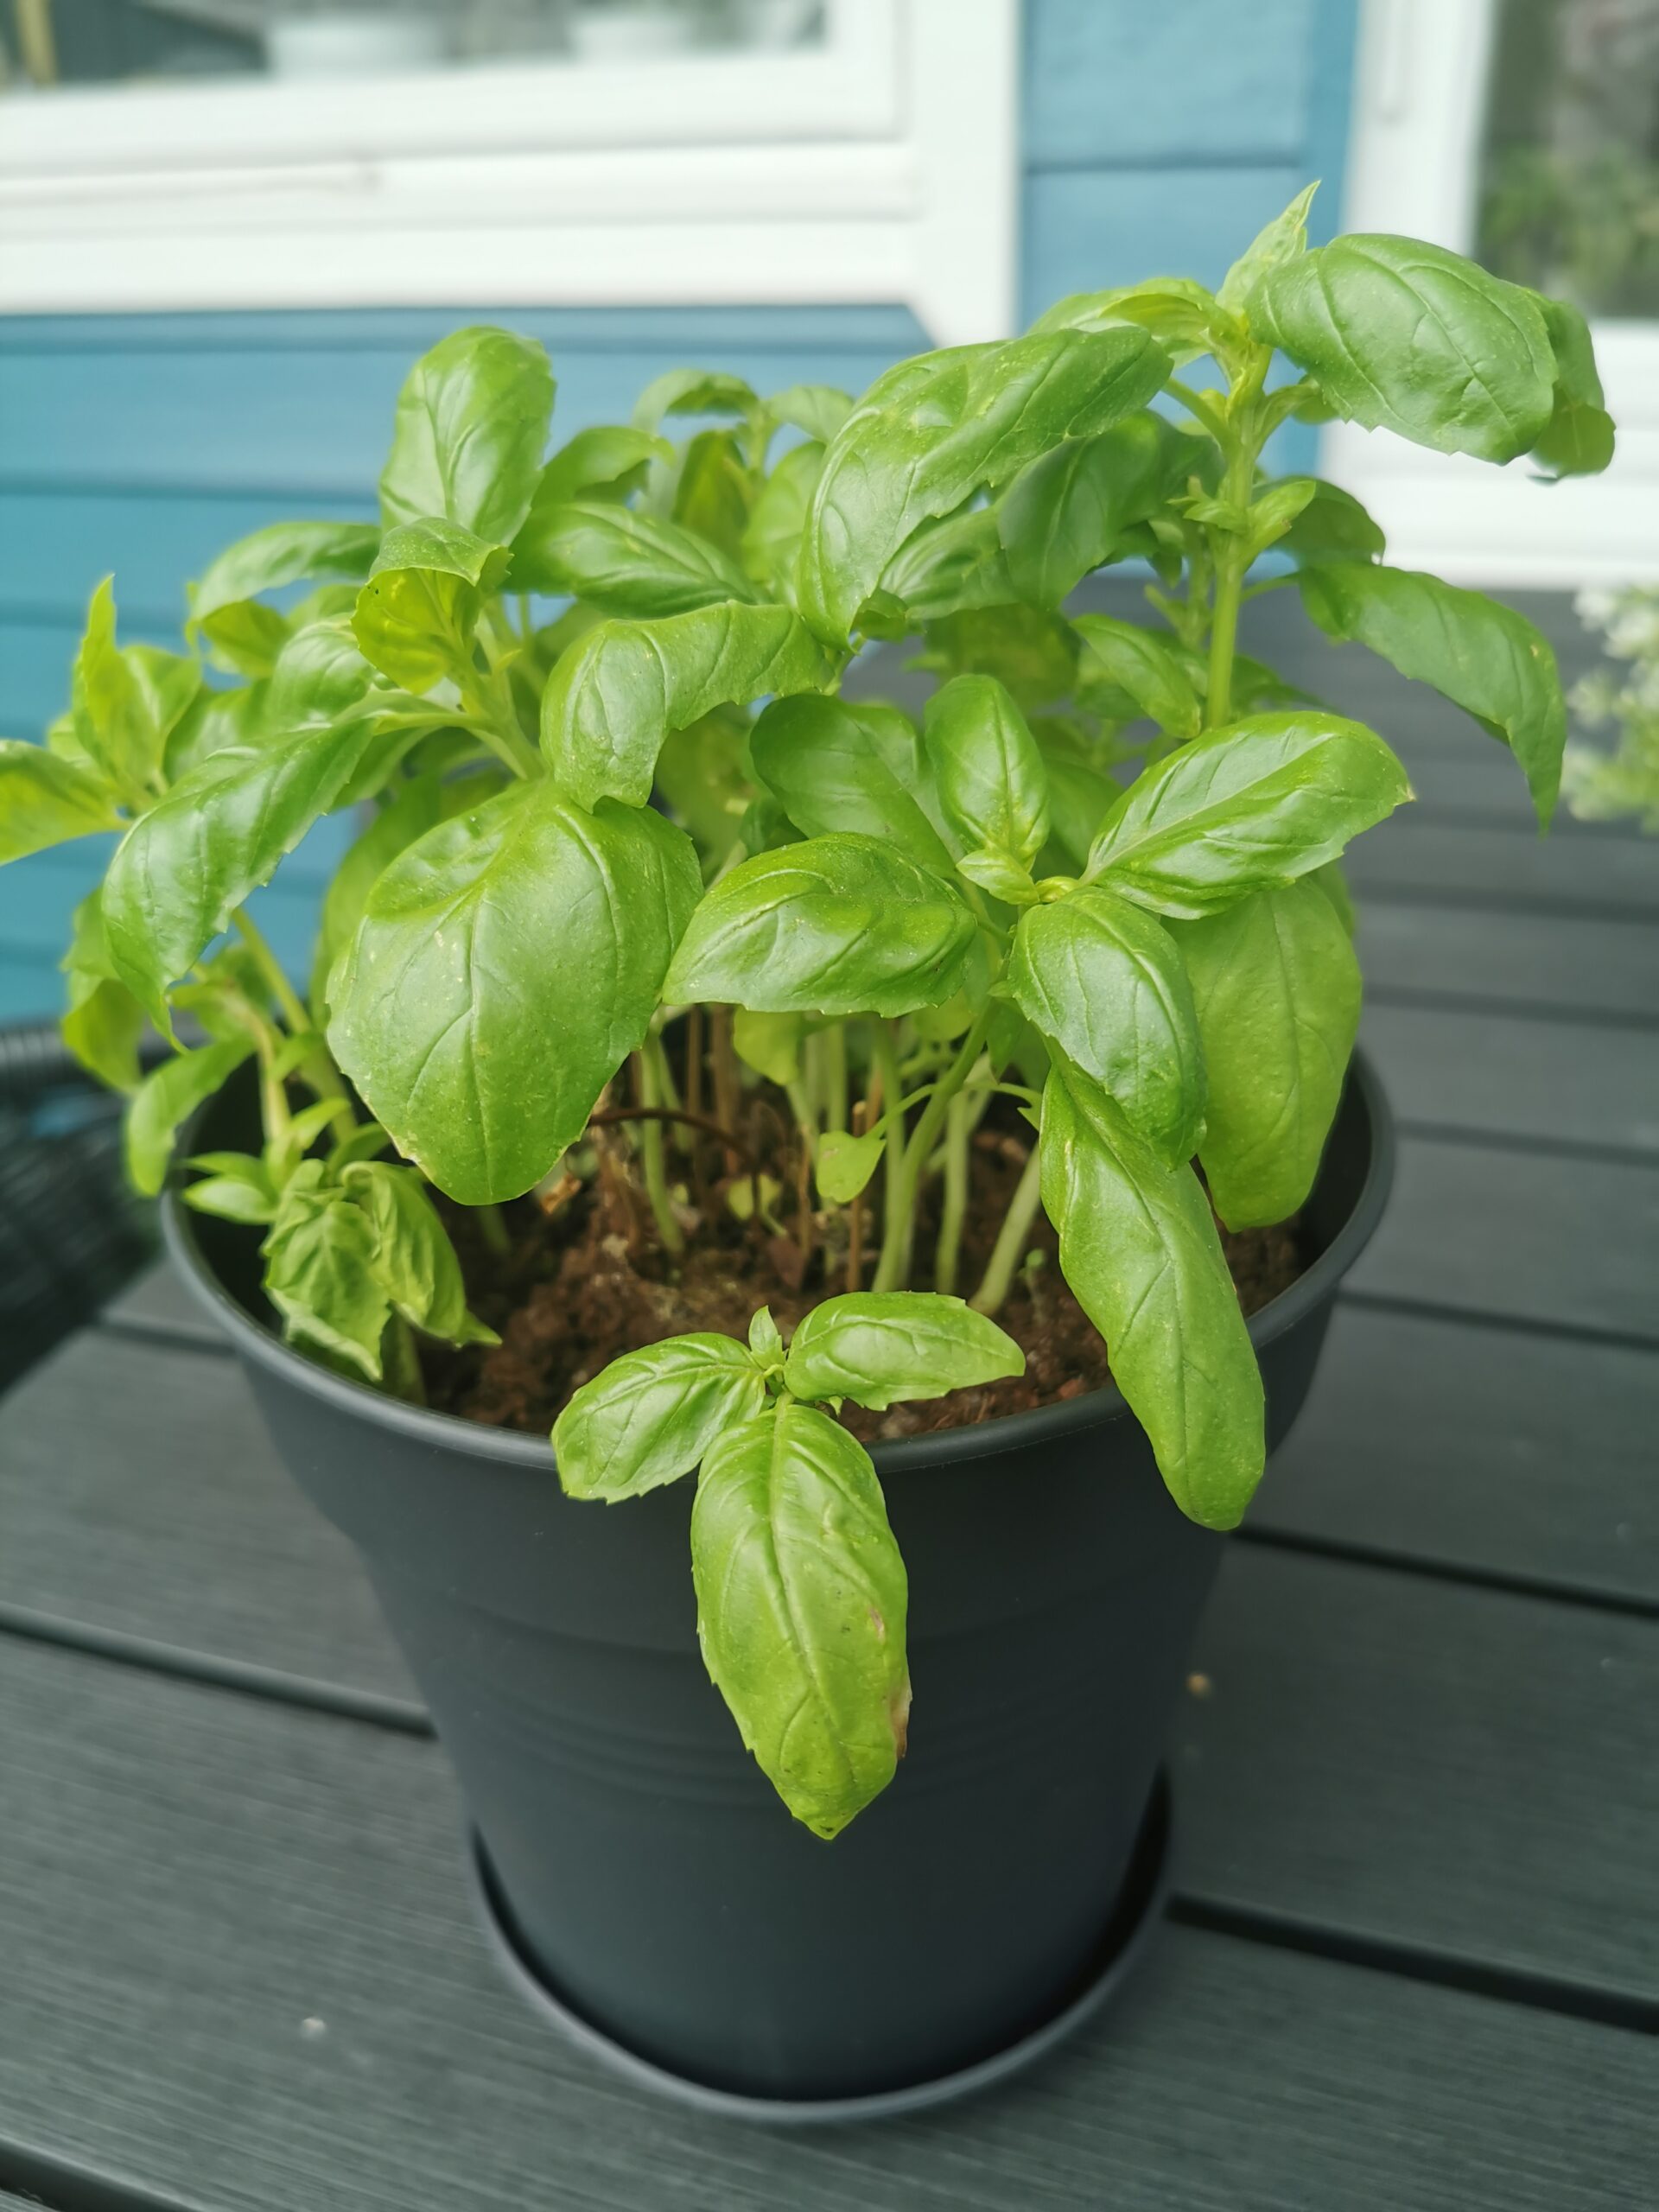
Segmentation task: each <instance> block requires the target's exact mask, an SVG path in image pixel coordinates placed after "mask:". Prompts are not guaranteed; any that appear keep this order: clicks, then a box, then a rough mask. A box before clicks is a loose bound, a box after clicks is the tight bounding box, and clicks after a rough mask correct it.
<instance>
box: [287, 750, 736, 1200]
mask: <svg viewBox="0 0 1659 2212" xmlns="http://www.w3.org/2000/svg"><path fill="white" fill-rule="evenodd" d="M701 887H702V886H701V878H700V876H699V874H698V870H697V863H696V854H695V852H694V851H693V849H692V846H691V842H690V838H688V837H687V836H686V835H685V833H684V831H683V830H681V829H676V828H675V827H674V825H673V824H672V823H670V822H667V821H665V820H664V818H663V817H662V816H661V815H659V814H656V813H653V812H652V810H650V809H649V808H645V809H642V810H637V811H636V810H631V809H628V808H625V807H618V806H613V805H610V804H601V805H600V806H599V807H598V808H596V809H595V810H594V812H593V813H592V814H587V813H584V812H583V811H582V810H581V809H580V808H579V807H576V806H574V805H572V804H571V803H570V802H569V800H568V799H567V798H564V797H563V795H562V794H561V793H560V792H559V791H557V790H556V788H555V787H554V786H553V785H551V784H550V783H548V782H547V781H545V780H544V779H537V780H536V781H534V782H529V783H519V784H515V785H512V787H511V788H510V789H508V790H507V791H503V792H501V793H500V795H499V797H498V798H493V799H491V800H489V801H488V802H487V803H486V804H484V805H483V806H480V807H479V808H477V809H475V810H473V811H472V812H470V813H467V814H464V815H461V816H460V817H457V818H456V819H455V820H454V821H453V822H446V823H440V824H439V826H438V827H437V828H436V829H430V830H429V831H428V832H427V834H426V835H425V836H423V837H422V838H420V839H418V840H417V841H416V843H414V844H412V845H410V847H408V849H406V850H405V851H404V852H403V853H400V854H399V855H398V856H397V858H396V859H395V860H394V861H392V862H391V865H390V866H389V867H388V868H386V869H385V872H384V873H383V874H381V875H380V876H379V877H378V880H376V882H375V885H374V887H373V889H372V891H371V892H370V893H369V896H368V900H367V903H366V905H365V908H364V912H363V919H362V921H361V923H360V925H359V929H358V932H357V936H356V938H354V939H353V943H352V944H351V945H349V946H348V947H347V949H346V953H345V954H344V955H343V957H341V959H340V963H339V965H338V967H337V968H336V969H335V971H334V975H333V976H331V978H330V982H329V995H330V998H331V1000H332V1001H333V1007H334V1012H333V1019H332V1020H331V1021H330V1023H329V1028H328V1038H329V1042H330V1044H331V1045H332V1046H333V1047H334V1053H335V1056H336V1058H338V1059H339V1061H340V1065H341V1066H342V1067H343V1068H344V1069H345V1070H346V1073H347V1074H348V1075H349V1076H350V1077H351V1078H352V1080H353V1083H354V1084H356V1086H357V1090H358V1093H359V1096H360V1097H361V1098H363V1100H364V1101H365V1103H366V1104H367V1106H368V1108H369V1110H370V1111H371V1113H372V1115H373V1116H374V1117H375V1119H376V1121H378V1122H379V1123H380V1124H381V1126H382V1127H383V1128H385V1129H387V1130H389V1131H390V1133H391V1137H392V1140H393V1141H394V1142H395V1143H396V1145H397V1149H398V1150H399V1151H400V1152H401V1153H403V1154H404V1155H405V1156H406V1157H407V1158H409V1159H410V1160H414V1161H415V1162H416V1165H417V1166H419V1167H421V1168H422V1170H423V1172H424V1173H425V1175H426V1177H427V1179H428V1180H429V1182H432V1183H435V1184H436V1185H437V1186H438V1188H439V1189H440V1190H441V1191H443V1192H448V1195H449V1196H450V1197H451V1198H459V1199H460V1200H461V1203H462V1204H463V1205H491V1204H493V1203H495V1202H497V1201H499V1200H501V1199H504V1198H517V1197H518V1196H519V1194H520V1193H521V1192H524V1191H527V1190H529V1188H530V1187H531V1185H532V1184H533V1183H535V1182H537V1181H538V1180H539V1179H540V1178H541V1177H542V1176H543V1174H545V1173H546V1172H547V1170H548V1168H549V1167H550V1166H551V1165H552V1163H553V1161H554V1160H556V1159H557V1158H558V1156H559V1154H561V1153H562V1152H563V1151H564V1149H565V1148H566V1147H567V1146H569V1145H570V1144H572V1143H574V1142H575V1139H576V1138H577V1137H578V1136H580V1135H581V1134H582V1129H583V1128H584V1126H585V1125H586V1122H587V1119H588V1114H589V1112H590V1111H591V1110H592V1108H593V1104H594V1100H595V1099H596V1098H597V1097H598V1096H599V1094H600V1092H601V1090H603V1088H604V1087H605V1085H606V1084H607V1082H608V1081H609V1080H610V1078H611V1077H612V1076H613V1074H614V1073H615V1071H616V1070H617V1069H618V1067H620V1065H621V1063H622V1061H623V1060H624V1059H625V1058H626V1057H627V1055H628V1053H630V1052H632V1051H634V1050H635V1049H636V1048H637V1047H638V1046H639V1044H640V1043H641V1042H642V1041H643V1039H644V1038H645V1032H646V1030H647V1028H648V1027H649V1026H650V1022H651V1016H652V1011H653V1010H654V1008H655V1007H656V1005H657V1003H658V990H659V988H660V986H661V984H662V980H663V976H664V970H665V969H667V966H668V963H669V956H670V954H671V952H672V950H673V948H674V945H675V944H676V942H677V939H678V938H679V935H680V932H681V931H682V930H683V928H684V926H685V923H686V920H687V918H688V917H689V915H690V912H691V908H692V906H693V905H694V904H695V903H696V898H697V895H698V893H699V891H700V889H701Z"/></svg>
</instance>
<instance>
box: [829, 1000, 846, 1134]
mask: <svg viewBox="0 0 1659 2212" xmlns="http://www.w3.org/2000/svg"><path fill="white" fill-rule="evenodd" d="M823 1126H824V1128H826V1129H844V1128H846V1126H847V1032H846V1030H845V1028H844V1027H842V1024H841V1023H840V1022H839V1021H832V1022H831V1023H830V1025H829V1028H828V1029H826V1030H825V1031H824V1033H823Z"/></svg>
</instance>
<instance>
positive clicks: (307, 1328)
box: [260, 1160, 391, 1383]
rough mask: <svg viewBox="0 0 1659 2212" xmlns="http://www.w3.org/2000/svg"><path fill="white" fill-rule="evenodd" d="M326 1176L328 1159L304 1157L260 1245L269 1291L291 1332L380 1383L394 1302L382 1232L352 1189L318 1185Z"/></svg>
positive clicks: (291, 1335)
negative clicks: (382, 1275)
mask: <svg viewBox="0 0 1659 2212" xmlns="http://www.w3.org/2000/svg"><path fill="white" fill-rule="evenodd" d="M320 1175H321V1161H319V1160H306V1161H303V1162H302V1164H301V1166H300V1167H299V1168H298V1169H297V1170H296V1173H295V1174H294V1176H293V1178H292V1179H291V1180H290V1181H289V1184H288V1185H287V1187H286V1188H285V1189H284V1191H283V1197H282V1204H281V1205H280V1207H279V1209H278V1211H277V1218H276V1220H275V1221H274V1222H273V1223H272V1224H271V1227H270V1232H269V1233H268V1235H267V1236H266V1237H265V1241H264V1244H263V1245H261V1247H260V1249H261V1251H262V1252H263V1253H264V1262H265V1272H264V1287H265V1295H266V1296H267V1297H268V1298H269V1299H270V1302H271V1304H272V1305H273V1306H275V1307H276V1308H277V1312H278V1313H280V1314H281V1315H282V1317H283V1335H284V1336H285V1337H288V1338H290V1339H292V1340H295V1341H297V1342H300V1343H303V1344H314V1345H316V1346H319V1347H320V1348H321V1350H322V1351H325V1352H327V1353H329V1354H331V1355H332V1357H334V1358H335V1359H337V1360H339V1361H340V1362H341V1363H342V1364H344V1365H346V1366H347V1367H350V1368H353V1369H355V1370H357V1372H358V1373H359V1374H360V1375H363V1376H366V1377H367V1378H368V1380H369V1381H370V1382H371V1383H378V1381H379V1380H380V1378H381V1374H382V1350H381V1347H382V1339H383V1338H384V1337H385V1331H386V1324H387V1322H388V1321H389V1320H390V1319H391V1300H390V1299H389V1298H388V1297H387V1296H386V1294H385V1290H384V1289H383V1287H381V1284H380V1281H379V1280H378V1277H377V1275H376V1274H375V1271H374V1230H373V1229H372V1226H371V1224H370V1222H369V1217H368V1216H367V1215H366V1214H365V1213H364V1212H363V1211H362V1210H361V1209H360V1208H359V1207H358V1206H355V1205H353V1204H352V1202H351V1200H350V1199H349V1198H346V1194H345V1193H344V1192H342V1191H339V1190H323V1189H321V1188H319V1187H318V1178H319V1177H320Z"/></svg>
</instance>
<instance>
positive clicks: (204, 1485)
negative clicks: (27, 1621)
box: [0, 1332, 414, 1699]
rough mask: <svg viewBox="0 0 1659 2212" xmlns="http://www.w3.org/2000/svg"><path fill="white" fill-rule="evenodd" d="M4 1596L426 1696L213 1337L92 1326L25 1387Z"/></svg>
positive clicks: (0, 1490)
mask: <svg viewBox="0 0 1659 2212" xmlns="http://www.w3.org/2000/svg"><path fill="white" fill-rule="evenodd" d="M94 1538H95V1540H94ZM0 1608H3V1609H4V1610H6V1611H10V1612H11V1613H13V1614H14V1615H16V1614H17V1613H27V1614H29V1615H38V1616H42V1617H44V1618H45V1619H46V1620H48V1621H50V1622H60V1623H64V1624H71V1625H73V1626H75V1627H77V1628H84V1629H90V1630H95V1631H97V1632H98V1633H99V1635H101V1636H114V1637H139V1638H142V1639H143V1641H145V1642H146V1643H153V1644H156V1645H162V1646H168V1647H178V1648H181V1649H186V1650H188V1651H191V1652H194V1653H196V1654H198V1655H206V1656H210V1657H212V1658H213V1659H214V1660H222V1661H229V1662H232V1663H233V1664H236V1665H239V1666H251V1667H258V1668H265V1669H273V1670H275V1671H277V1672H278V1673H282V1674H285V1675H294V1676H296V1677H303V1678H306V1679H308V1680H314V1681H321V1682H323V1683H326V1684H329V1685H333V1686H334V1687H336V1688H346V1689H350V1690H353V1691H361V1692H368V1693H371V1694H375V1695H378V1696H387V1697H395V1698H402V1699H410V1698H412V1697H413V1695H414V1692H413V1689H412V1688H411V1686H410V1680H409V1676H408V1675H407V1673H406V1671H405V1670H404V1664H403V1662H402V1660H401V1659H400V1658H399V1657H398V1656H397V1653H396V1652H395V1650H394V1649H393V1648H392V1645H391V1638H390V1637H388V1636H387V1634H386V1631H385V1629H384V1628H383V1627H382V1626H381V1624H380V1617H379V1614H378V1611H377V1609H376V1606H375V1602H374V1599H373V1598H372V1595H371V1594H370V1592H369V1588H368V1585H367V1584H366V1582H365V1580H364V1579H363V1576H362V1573H361V1572H360V1570H359V1567H358V1566H357V1562H356V1560H355V1559H354V1558H353V1554H352V1552H351V1548H350V1547H349V1546H348V1545H347V1544H346V1541H345V1539H344V1538H343V1537H341V1536H340V1535H336V1533H335V1531H334V1529H332V1528H331V1527H330V1526H329V1525H328V1523H327V1522H326V1521H325V1520H324V1519H323V1518H322V1516H321V1514H318V1513H315V1512H313V1511H312V1510H310V1509H309V1508H308V1507H307V1506H306V1505H305V1504H304V1503H303V1501H302V1499H301V1497H300V1496H299V1494H298V1492H297V1491H295V1490H294V1489H293V1488H292V1486H291V1485H290V1484H289V1479H288V1477H287V1475H286V1474H285V1473H284V1472H283V1469H282V1467H281V1465H279V1463H278V1461H277V1455H276V1453H275V1452H273V1451H272V1449H271V1447H270V1443H269V1441H268V1440H267V1439H266V1435H265V1432H264V1426H263V1425H262V1423H261V1422H260V1421H259V1420H258V1418H257V1415H256V1414H255V1413H254V1410H253V1407H252V1403H251V1400H250V1399H249V1396H248V1392H247V1385H246V1384H245V1382H244V1381H243V1379H242V1372H241V1370H240V1369H239V1368H238V1366H237V1364H236V1363H235V1362H234V1361H233V1360H232V1359H229V1358H226V1357H217V1356H213V1355H210V1354H207V1353H205V1352H196V1351H171V1350H168V1349H167V1348H166V1347H164V1346H161V1345H158V1344H144V1343H140V1342H136V1341H130V1340H127V1339H124V1338H120V1337H118V1336H114V1335H111V1334H109V1333H105V1332H99V1333H91V1332H88V1333H85V1334H82V1335H80V1336H78V1337H75V1338H71V1339H70V1341H69V1342H68V1343H67V1344H63V1345H61V1346H60V1347H59V1349H58V1351H56V1352H55V1353H54V1354H53V1356H52V1357H50V1358H49V1359H48V1360H46V1361H44V1362H43V1363H41V1365H40V1366H39V1367H37V1368H36V1369H35V1370H34V1371H33V1372H32V1373H31V1374H30V1375H29V1376H27V1377H26V1378H25V1379H24V1380H23V1381H22V1383H19V1384H18V1385H17V1387H16V1389H14V1390H13V1391H12V1393H11V1394H10V1396H9V1397H8V1398H7V1400H6V1402H5V1417H4V1421H3V1427H0Z"/></svg>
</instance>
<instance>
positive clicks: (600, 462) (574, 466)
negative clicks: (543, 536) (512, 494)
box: [512, 423, 674, 569]
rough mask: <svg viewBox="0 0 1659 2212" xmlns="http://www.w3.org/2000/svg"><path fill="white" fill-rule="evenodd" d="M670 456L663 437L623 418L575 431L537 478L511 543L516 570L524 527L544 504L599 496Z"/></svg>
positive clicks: (528, 528) (533, 524) (529, 527)
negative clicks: (522, 525)
mask: <svg viewBox="0 0 1659 2212" xmlns="http://www.w3.org/2000/svg"><path fill="white" fill-rule="evenodd" d="M673 458H674V448H673V447H672V446H671V445H670V444H669V442H668V441H667V440H666V439H665V438H658V437H653V436H652V434H651V433H650V432H649V431H648V430H638V429H631V428H629V427H628V426H627V425H626V423H594V424H593V425H592V426H591V427H590V428H589V429H585V430H578V431H577V432H576V435H575V437H574V438H572V439H570V440H569V442H568V443H567V444H565V445H562V446H561V447H560V448H559V449H558V451H557V452H556V454H554V455H553V458H552V459H551V460H550V461H549V462H548V464H547V466H546V467H545V468H543V471H542V473H541V475H540V477H539V478H538V480H537V486H536V496H535V498H534V499H532V500H531V505H530V513H529V515H528V517H527V518H526V519H525V522H524V528H523V529H522V530H521V531H519V533H518V537H515V538H514V540H513V543H512V557H513V565H514V568H515V569H517V566H518V549H519V544H520V542H521V541H522V540H523V538H524V536H525V533H526V532H532V531H534V529H535V527H536V520H537V514H538V512H540V511H541V510H542V509H543V508H547V507H562V506H563V505H564V504H565V502H566V501H567V500H569V499H594V498H597V497H598V496H599V494H600V493H601V490H612V489H613V488H614V486H616V485H618V484H619V483H620V481H621V480H623V479H624V478H629V477H632V476H633V475H634V474H636V473H637V472H638V471H639V470H640V469H641V468H645V467H649V465H650V464H651V463H652V461H672V459H673Z"/></svg>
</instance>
